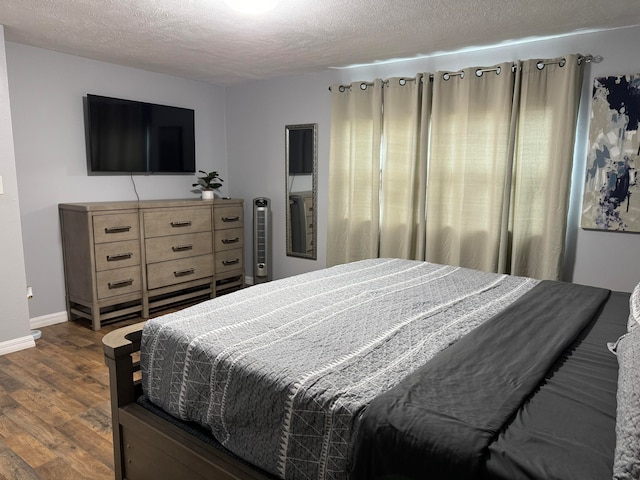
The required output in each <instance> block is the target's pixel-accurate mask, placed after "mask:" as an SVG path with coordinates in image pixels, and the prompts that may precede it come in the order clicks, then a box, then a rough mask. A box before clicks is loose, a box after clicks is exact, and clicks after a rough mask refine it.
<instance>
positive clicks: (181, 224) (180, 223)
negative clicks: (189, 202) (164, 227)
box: [171, 220, 191, 227]
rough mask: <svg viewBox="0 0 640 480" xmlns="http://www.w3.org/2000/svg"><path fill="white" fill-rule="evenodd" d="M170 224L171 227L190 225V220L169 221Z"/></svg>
mask: <svg viewBox="0 0 640 480" xmlns="http://www.w3.org/2000/svg"><path fill="white" fill-rule="evenodd" d="M171 226H172V227H190V226H191V220H185V221H182V222H171Z"/></svg>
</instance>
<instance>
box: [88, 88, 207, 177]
mask: <svg viewBox="0 0 640 480" xmlns="http://www.w3.org/2000/svg"><path fill="white" fill-rule="evenodd" d="M194 118H195V112H194V111H193V110H191V109H188V108H179V107H170V106H167V105H156V104H153V103H144V102H136V101H132V100H123V99H119V98H111V97H103V96H100V95H90V94H89V95H87V99H86V114H85V120H86V122H85V132H86V140H87V169H88V172H89V174H90V175H108V174H112V175H115V174H127V175H128V174H132V173H135V174H149V173H165V174H180V173H194V172H195V170H196V156H195V131H194V122H195V120H194Z"/></svg>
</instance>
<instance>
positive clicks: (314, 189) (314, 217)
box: [284, 123, 318, 260]
mask: <svg viewBox="0 0 640 480" xmlns="http://www.w3.org/2000/svg"><path fill="white" fill-rule="evenodd" d="M284 129H285V171H284V173H285V224H286V237H285V242H286V253H287V256H288V257H299V258H307V259H310V260H317V259H318V228H317V225H318V213H317V211H318V208H317V205H318V124H317V123H304V124H298V125H285V127H284ZM292 130H312V131H313V135H312V138H313V149H312V155H313V168H312V170H313V171H312V173H311V198H312V203H313V208H312V211H311V222H312V225H313V230H312V232H311V238H312V240H311V241H312V242H313V249H312V251H311V252H310V253H301V252H294V251H293V250H292V248H291V208H290V203H289V202H290V200H289V196H290V195H291V192H290V191H289V190H290V185H291V184H292V182H291V175H289V154H290V148H289V132H291V131H292ZM305 175H306V174H305Z"/></svg>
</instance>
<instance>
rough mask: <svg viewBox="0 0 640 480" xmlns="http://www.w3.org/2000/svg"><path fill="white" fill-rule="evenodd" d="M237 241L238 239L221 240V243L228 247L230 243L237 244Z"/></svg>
mask: <svg viewBox="0 0 640 480" xmlns="http://www.w3.org/2000/svg"><path fill="white" fill-rule="evenodd" d="M239 241H240V237H235V238H223V239H222V243H224V244H225V245H229V244H230V243H238V242H239Z"/></svg>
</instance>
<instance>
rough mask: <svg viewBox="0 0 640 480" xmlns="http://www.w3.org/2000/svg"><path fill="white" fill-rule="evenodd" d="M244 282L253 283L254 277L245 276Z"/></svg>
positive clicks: (246, 283)
mask: <svg viewBox="0 0 640 480" xmlns="http://www.w3.org/2000/svg"><path fill="white" fill-rule="evenodd" d="M244 283H245V285H253V277H247V276H245V277H244Z"/></svg>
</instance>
